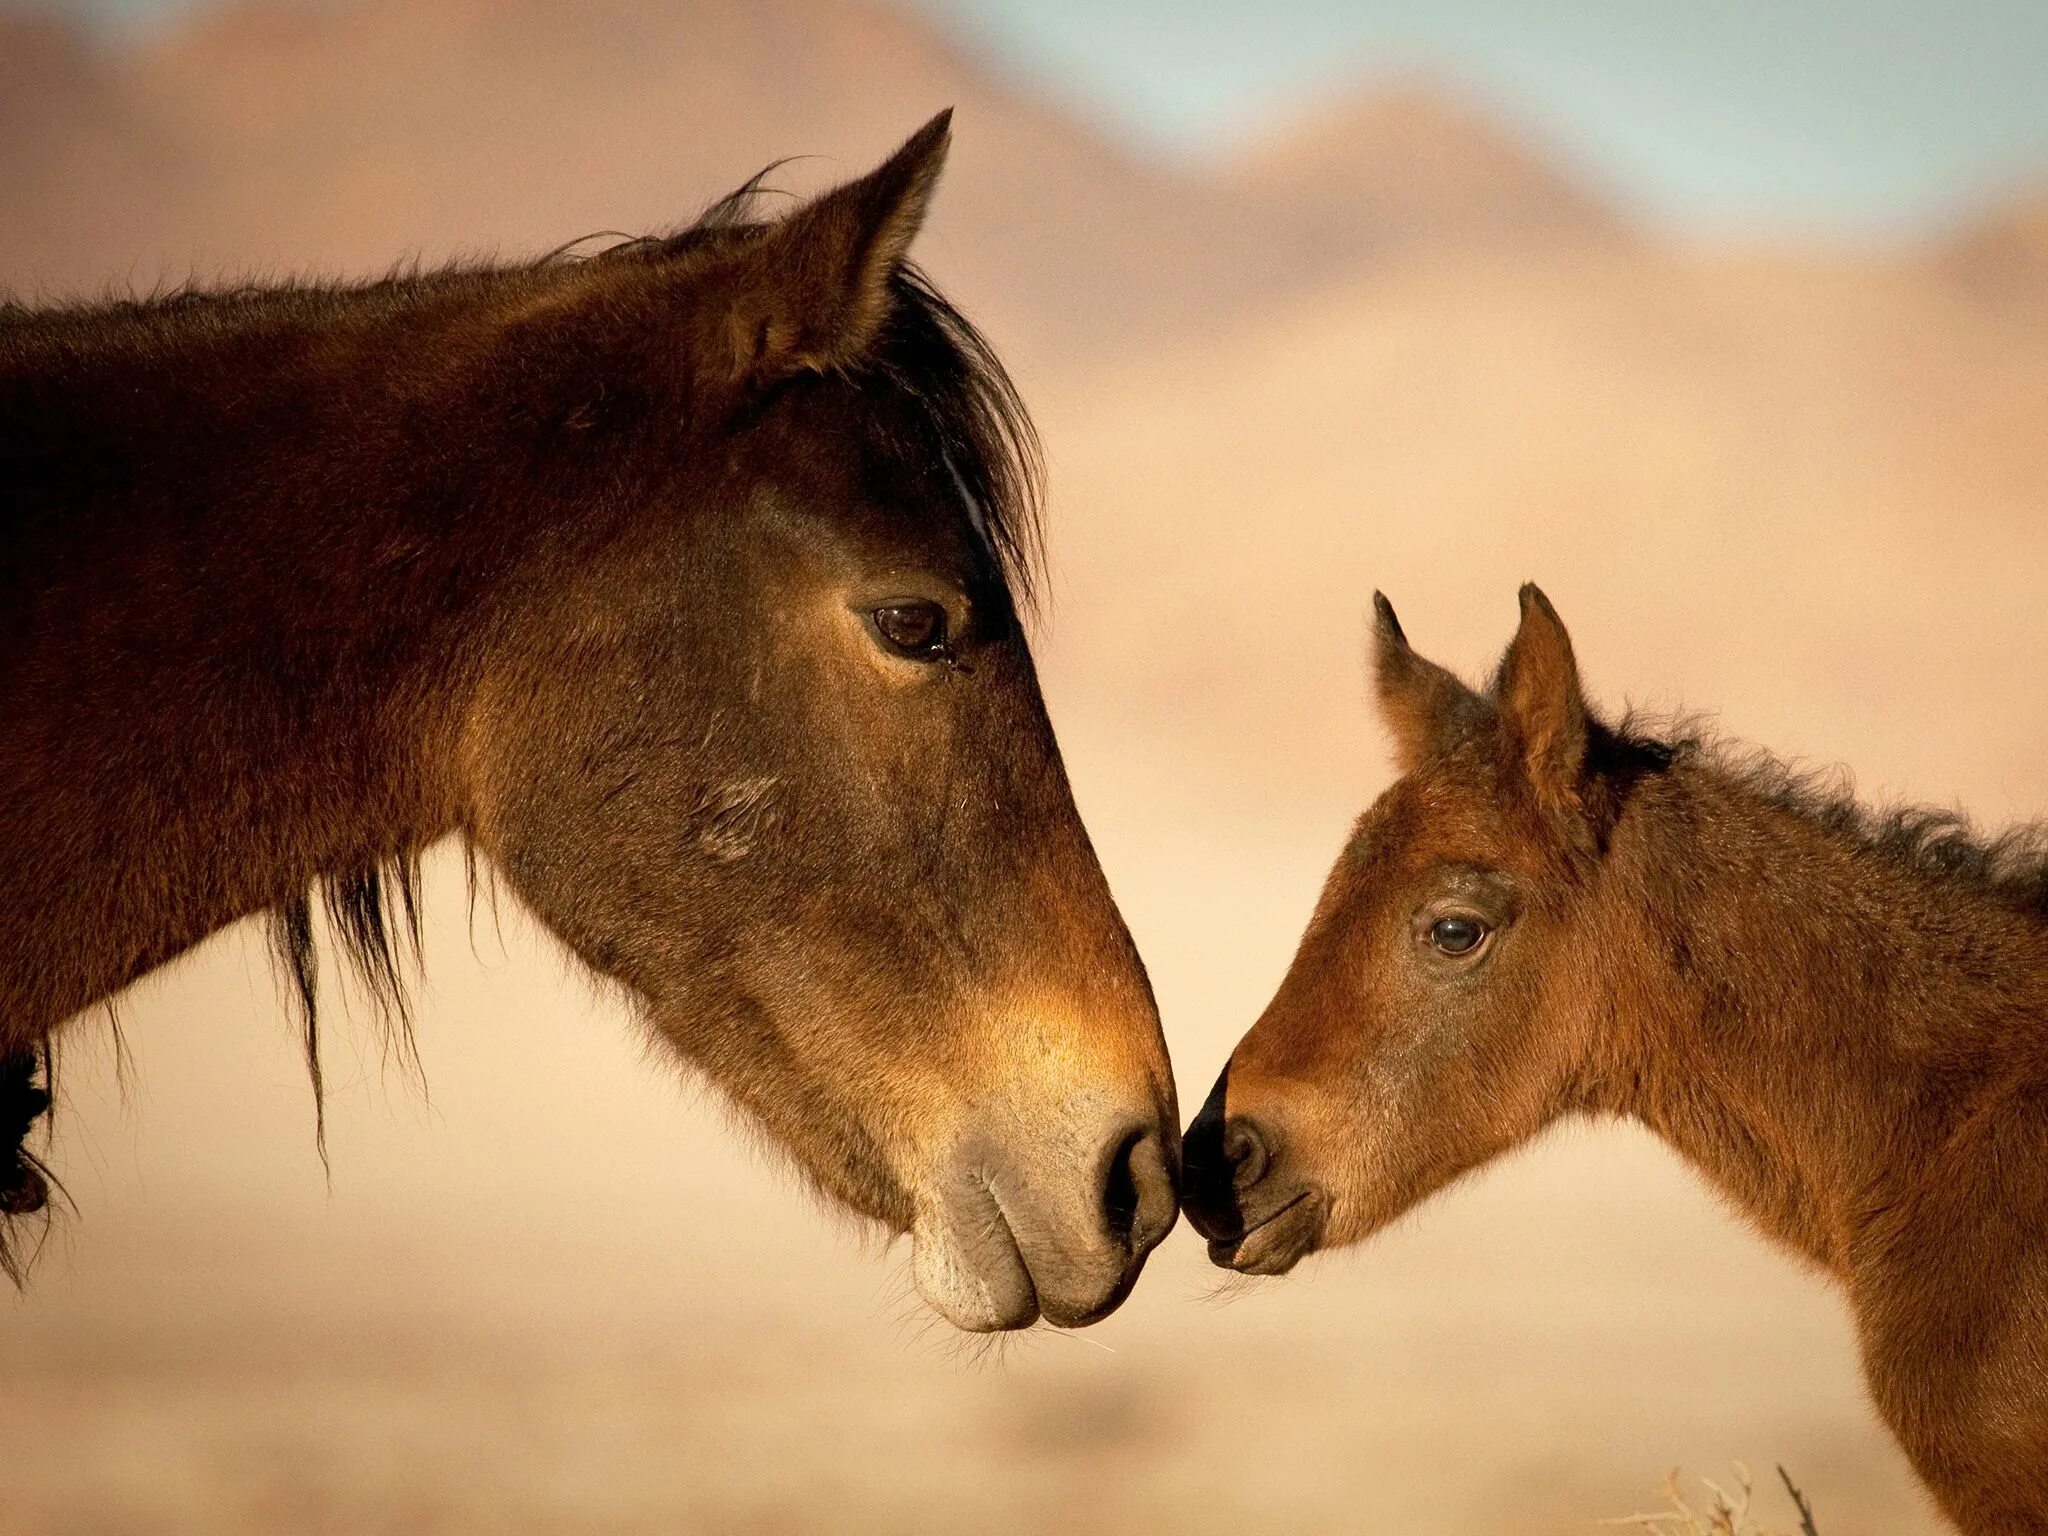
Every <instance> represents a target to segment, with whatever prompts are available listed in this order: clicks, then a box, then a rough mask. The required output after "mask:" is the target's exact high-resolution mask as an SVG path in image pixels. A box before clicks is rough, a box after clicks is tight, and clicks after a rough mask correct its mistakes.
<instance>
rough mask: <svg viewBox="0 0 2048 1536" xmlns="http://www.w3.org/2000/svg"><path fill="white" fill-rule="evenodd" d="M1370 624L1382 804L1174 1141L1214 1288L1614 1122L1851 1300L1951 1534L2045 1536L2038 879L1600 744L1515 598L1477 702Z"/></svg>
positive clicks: (1955, 834)
mask: <svg viewBox="0 0 2048 1536" xmlns="http://www.w3.org/2000/svg"><path fill="white" fill-rule="evenodd" d="M1378 604H1379V630H1378V690H1379V699H1380V705H1381V708H1382V711H1383V713H1384V715H1385V717H1386V721H1387V724H1388V727H1389V729H1390V730H1391V732H1392V734H1393V737H1394V740H1395V742H1396V744H1397V749H1398V758H1399V762H1400V765H1401V767H1402V771H1403V776H1402V777H1401V778H1400V779H1399V780H1398V781H1397V782H1396V783H1395V784H1394V785H1393V786H1392V787H1391V788H1390V789H1388V790H1387V792H1386V793H1385V794H1384V795H1383V796H1382V797H1381V798H1380V800H1379V801H1378V803H1377V804H1375V805H1374V806H1373V807H1372V808H1371V809H1370V810H1369V811H1367V812H1366V813H1365V815H1364V816H1363V817H1362V818H1361V819H1360V820H1359V823H1358V826H1357V828H1356V830H1355V831H1354V833H1353V835H1352V838H1351V841H1350V844H1349V846H1348V847H1347V848H1346V849H1345V851H1344V853H1343V856H1342V857H1341V858H1340V859H1339V860H1338V861H1337V865H1336V868H1335V870H1334V871H1333V873H1332V874H1331V876H1330V879H1329V883H1328V885H1327V886H1326V888H1325V889H1324V892H1323V896H1322V901H1321V904H1320V905H1319V906H1318V907H1317V909H1316V913H1315V916H1314V919H1313V920H1312V921H1311V923H1310V925H1309V928H1308V931H1307V934H1306V936H1305V937H1304V938H1303V939H1302V943H1301V949H1300V952H1299V953H1298V955H1297V956H1296V958H1295V961H1294V964H1293V967H1292V968H1291V969H1290V971H1289V972H1288V975H1287V978H1286V980H1285V981H1284V982H1283V983H1282V984H1281V986H1280V990H1279V992H1278V994H1277V995H1276V996H1275V997H1274V999H1273V1001H1272V1004H1271V1005H1270V1006H1269V1007H1268V1008H1267V1010H1266V1012H1265V1014H1264V1015H1263V1016H1262V1017H1261V1018H1260V1019H1259V1021H1258V1023H1257V1024H1256V1025H1255V1026H1254V1027H1253V1028H1252V1030H1251V1032H1250V1033H1249V1034H1247V1035H1246V1036H1245V1038H1244V1039H1243V1040H1242V1041H1241V1042H1240V1043H1239V1045H1238V1047H1237V1049H1236V1050H1235V1052H1233V1053H1232V1055H1231V1058H1230V1062H1229V1064H1228V1066H1227V1067H1226V1068H1225V1070H1224V1073H1223V1076H1222V1078H1221V1079H1220V1080H1219V1081H1218V1082H1217V1084H1216V1088H1215V1091H1214V1093H1212V1094H1211V1096H1210V1098H1209V1102H1208V1103H1207V1105H1206V1106H1205V1107H1204V1108H1203V1110H1202V1112H1201V1114H1200V1115H1199V1116H1198V1117H1197V1118H1196V1120H1195V1123H1194V1125H1193V1126H1191V1127H1190V1128H1189V1132H1188V1138H1187V1143H1186V1148H1185V1160H1186V1171H1187V1181H1188V1197H1187V1203H1188V1212H1189V1215H1190V1218H1191V1219H1192V1220H1193V1221H1194V1223H1195V1225H1196V1226H1197V1227H1198V1228H1199V1229H1200V1230H1201V1231H1202V1232H1203V1233H1204V1234H1205V1235H1206V1236H1207V1237H1208V1238H1209V1239H1210V1256H1211V1257H1212V1258H1213V1259H1214V1260H1215V1262H1216V1263H1218V1264H1220V1265H1223V1266H1225V1267H1228V1268H1232V1269H1237V1270H1242V1271H1248V1272H1254V1273H1262V1274H1271V1273H1278V1272H1280V1271H1282V1270H1285V1269H1287V1268H1289V1267H1290V1266H1292V1265H1293V1264H1294V1263H1295V1262H1296V1261H1297V1260H1299V1259H1300V1258H1301V1257H1302V1256H1303V1255H1304V1254H1307V1253H1309V1252H1311V1251H1312V1250H1314V1249H1316V1248H1318V1247H1330V1246H1334V1245H1337V1244H1342V1243H1351V1242H1356V1241H1358V1240H1359V1239H1360V1238H1363V1237H1365V1236H1366V1235H1368V1234H1369V1233H1371V1232H1373V1231H1374V1230H1376V1229H1377V1228H1379V1227H1381V1226H1383V1225H1384V1224H1385V1223H1386V1222H1388V1221H1389V1220H1391V1219H1392V1218H1394V1217H1395V1216H1398V1215H1399V1214H1400V1213H1401V1212H1403V1211H1405V1210H1407V1209H1408V1208H1409V1207H1411V1206H1413V1205H1414V1204H1415V1203H1416V1202H1417V1201H1419V1200H1421V1199H1423V1198H1424V1197H1425V1196H1427V1195H1429V1194H1430V1193H1431V1192H1432V1191H1434V1190H1436V1189H1438V1188H1440V1187H1442V1186H1443V1185H1444V1184H1446V1183H1448V1182H1449V1181H1451V1180H1452V1179H1455V1178H1457V1177H1458V1176H1459V1175H1460V1174H1462V1173H1464V1172H1466V1171H1467V1170H1469V1169H1471V1168H1474V1167H1477V1166H1478V1165H1479V1164H1481V1163H1484V1162H1486V1161H1487V1160H1488V1159H1490V1158H1493V1157H1495V1156H1497V1155H1499V1154H1500V1153H1502V1152H1504V1151H1506V1150H1507V1149H1509V1148H1510V1147H1513V1146H1515V1145H1516V1144H1517V1143H1520V1142H1524V1141H1526V1140H1528V1139H1529V1138H1530V1137H1532V1136H1534V1135H1535V1134H1536V1133H1537V1132H1538V1131H1539V1130H1540V1129H1542V1128H1543V1126H1545V1125H1546V1124H1548V1123H1549V1122H1551V1121H1553V1120H1556V1119H1557V1118H1559V1117H1560V1116H1563V1115H1570V1114H1592V1115H1627V1116H1632V1117H1634V1118H1636V1119H1638V1120H1640V1121H1641V1122H1642V1123H1643V1124H1645V1125H1647V1126H1648V1127H1649V1128H1650V1129H1652V1130H1653V1131H1655V1132H1656V1133H1658V1134H1659V1135H1660V1136H1662V1137H1663V1138H1664V1139H1665V1140H1666V1141H1668V1142H1669V1143H1670V1144H1671V1145H1672V1146H1673V1147H1674V1148H1676V1149H1677V1150H1678V1151H1679V1152H1680V1153H1681V1154H1682V1155H1683V1156H1685V1157H1686V1158H1687V1159H1689V1160H1690V1161H1692V1162H1693V1163H1694V1164H1696V1165H1697V1166H1698V1167H1699V1168H1700V1169H1701V1170H1702V1171H1703V1172H1704V1173H1705V1175H1706V1176H1707V1178H1708V1179H1709V1180H1711V1181H1712V1182H1713V1184H1714V1185H1716V1186H1717V1187H1718V1188H1719V1189H1720V1190H1721V1191H1722V1192H1723V1193H1724V1194H1725V1195H1726V1196H1727V1198H1728V1199H1729V1200H1730V1201H1731V1202H1732V1203H1733V1204H1734V1205H1735V1206H1736V1207H1737V1208H1739V1209H1740V1210H1742V1211H1743V1212H1744V1213H1746V1214H1747V1215H1748V1217H1749V1218H1750V1220H1751V1221H1752V1222H1753V1223H1754V1224H1755V1225H1756V1226H1758V1227H1759V1228H1761V1229H1762V1230H1763V1231H1764V1232H1766V1233H1767V1234H1769V1235H1770V1236H1772V1237H1774V1238H1776V1239H1778V1240H1779V1241H1780V1242H1782V1243H1785V1244H1787V1245H1789V1246H1790V1247H1791V1248H1792V1249H1793V1250H1795V1251H1796V1252H1798V1253H1799V1254H1802V1255H1804V1256H1805V1257H1806V1258H1807V1259H1809V1260H1810V1261H1811V1262H1813V1263H1814V1264H1816V1265H1819V1266H1820V1267H1821V1268H1823V1269H1824V1270H1826V1271H1827V1272H1828V1273H1829V1274H1831V1275H1833V1276H1835V1277H1836V1278H1837V1279H1838V1280H1839V1281H1840V1282H1841V1284H1842V1285H1843V1286H1844V1288H1845V1289H1846V1290H1847V1292H1848V1296H1849V1301H1850V1304H1851V1306H1852V1307H1853V1308H1854V1309H1855V1315H1856V1322H1857V1326H1858V1329H1859V1332H1860V1335H1861V1340H1862V1346H1863V1354H1864V1361H1865V1368H1866V1371H1867V1375H1868V1378H1869V1382H1870V1386H1871V1390H1872V1392H1873V1394H1874V1396H1875V1398H1876V1401H1877V1405H1878V1407H1879V1409H1880V1411H1881V1412H1882V1413H1883V1415H1884V1417H1885V1419H1886V1421H1887V1422H1888V1423H1889V1424H1890V1426H1891V1427H1892V1429H1893V1431H1894V1432H1895V1433H1896V1434H1897V1435H1898V1437H1899V1439H1900V1441H1901V1442H1902V1443H1903V1444H1904V1446H1905V1448H1906V1451H1907V1454H1908V1455H1909V1456H1910V1457H1911V1458H1912V1461H1913V1464H1914V1465H1915V1467H1917V1468H1918V1470H1919V1472H1920V1474H1921V1476H1922V1477H1923V1478H1925V1479H1926V1481H1927V1483H1928V1485H1929V1486H1930V1487H1931V1488H1932V1489H1933V1490H1934V1492H1935V1494H1936V1496H1937V1497H1938V1498H1939V1499H1940V1501H1941V1503H1942V1505H1943V1506H1944V1507H1945V1508H1946V1509H1947V1511H1948V1512H1949V1514H1950V1515H1951V1516H1952V1517H1953V1518H1954V1519H1955V1520H1956V1521H1957V1522H1958V1523H1959V1524H1961V1525H1962V1526H1963V1527H1964V1528H1965V1529H1966V1530H1969V1531H1972V1532H1979V1533H1990V1532H2000V1533H2014V1532H2021V1531H2028V1532H2041V1531H2048V862H2044V859H2043V857H2042V851H2041V845H2040V843H2039V842H2038V841H2037V840H2035V839H2034V838H2033V837H2031V836H2029V835H2026V834H2014V835H2011V836H2008V837H2007V838H2004V839H2001V840H2000V841H1998V842H1995V843H1991V844H1988V845H1987V844H1981V843H1978V842H1975V841H1972V840H1971V839H1970V837H1969V836H1968V829H1967V827H1965V826H1964V825H1962V824H1961V823H1959V822H1958V821H1957V820H1956V819H1955V818H1953V817H1946V816H1940V815H1936V814H1933V813H1928V812H1919V811H1915V812H1907V813H1903V814H1898V815H1893V816H1890V817H1887V818H1883V819H1879V818H1875V817H1871V816H1868V815H1866V814H1864V813H1862V812H1860V811H1858V810H1857V809H1856V808H1855V807H1854V806H1853V805H1851V804H1850V803H1848V802H1846V801H1844V800H1842V799H1840V798H1830V797H1828V796H1827V795H1826V794H1824V793H1823V792H1822V791H1820V790H1819V789H1817V788H1816V787H1814V786H1813V785H1812V784H1810V783H1807V782H1803V781H1801V780H1800V779H1798V778H1796V777H1794V776H1792V775H1790V774H1789V773H1787V772H1786V771H1785V770H1783V769H1782V768H1778V767H1775V766H1771V765H1769V764H1768V763H1767V762H1763V761H1762V760H1758V759H1750V760H1742V759H1738V758H1735V757H1731V756H1729V755H1728V754H1725V753H1721V752H1717V751H1715V750H1712V749H1710V748H1708V747H1705V746H1703V745H1702V744H1701V743H1699V742H1698V741H1695V740H1685V741H1659V740H1654V739H1651V738H1649V737H1648V736H1645V735H1642V734H1638V733H1637V732H1635V731H1633V730H1631V729H1630V728H1628V727H1627V726H1623V727H1622V728H1619V729H1614V728H1610V727H1608V726H1605V725H1603V724H1602V723H1601V722H1600V721H1599V720H1598V719H1597V718H1595V717H1594V716H1593V714H1592V713H1591V711H1590V710H1589V709H1588V708H1587V705H1586V702H1585V700H1584V698H1583V696H1582V694H1581V692H1580V687H1579V679H1578V672H1577V668H1576V666H1575V664H1574V662H1573V658H1572V648H1571V642H1570V640H1569V639H1568V638H1567V636H1566V634H1565V631H1564V628H1563V626H1562V625H1561V624H1560V623H1559V622H1558V619H1557V615H1556V614H1555V613H1554V612H1553V611H1552V610H1551V607H1550V604H1549V603H1548V602H1546V601H1545V600H1544V598H1543V596H1542V594H1541V593H1539V592H1538V591H1537V590H1536V589H1535V588H1534V587H1525V588H1524V589H1523V591H1522V622H1521V628H1520V630H1519V632H1518V633H1517V635H1516V637H1515V640H1514V643H1513V644H1512V645H1511V646H1510V647H1509V648H1508V651H1507V655H1506V658H1505V659H1504V660H1503V661H1502V663H1501V665H1500V670H1499V672H1498V674H1497V675H1496V677H1495V678H1494V680H1493V683H1492V686H1491V687H1490V688H1489V689H1488V690H1487V691H1486V692H1485V693H1483V694H1481V693H1476V692H1474V691H1472V690H1471V689H1468V688H1467V687H1466V686H1465V685H1464V684H1463V683H1461V682H1459V681H1458V679H1456V678H1455V677H1453V676H1452V675H1451V674H1450V673H1449V672H1447V671H1445V670H1444V669H1443V668H1441V667H1439V666H1436V665H1434V664H1433V663H1431V662H1428V661H1425V660H1423V659H1422V658H1420V657H1419V656H1417V655H1416V654H1415V653H1414V652H1413V651H1411V650H1410V649H1409V648H1408V644H1407V641H1406V640H1405V639H1404V638H1403V637H1402V634H1401V629H1400V626H1399V624H1398V623H1396V621H1395V619H1394V614H1393V610H1392V609H1391V608H1389V607H1388V606H1387V603H1386V600H1385V599H1384V598H1381V599H1379V600H1378Z"/></svg>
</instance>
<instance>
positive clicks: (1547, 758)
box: [1494, 582, 1587, 812]
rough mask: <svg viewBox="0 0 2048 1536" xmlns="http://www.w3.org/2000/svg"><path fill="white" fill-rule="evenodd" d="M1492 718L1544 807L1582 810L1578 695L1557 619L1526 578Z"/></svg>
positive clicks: (1568, 642) (1582, 723) (1582, 724)
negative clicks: (1519, 616)
mask: <svg viewBox="0 0 2048 1536" xmlns="http://www.w3.org/2000/svg"><path fill="white" fill-rule="evenodd" d="M1494 693H1495V696H1496V699H1497V701H1498V704H1499V709H1500V720H1501V725H1502V728H1503V729H1504V730H1506V732H1507V733H1508V736H1509V739H1510V741H1511V742H1512V744H1513V748H1514V750H1516V751H1517V752H1519V753H1520V755H1521V758H1522V763H1523V766H1524V768H1525V769H1526V771H1527V773H1528V778H1529V784H1530V786H1531V788H1533V789H1534V790H1535V792H1536V799H1537V801H1538V803H1539V804H1541V805H1543V806H1544V807H1545V808H1546V809H1549V810H1555V811H1564V812H1577V811H1579V810H1581V809H1583V806H1584V799H1583V793H1584V788H1585V780H1586V749H1587V713H1586V696H1585V694H1584V692H1583V691H1582V690H1581V688H1580V686H1579V665H1578V662H1577V661H1576V660H1574V659H1573V657H1572V638H1571V636H1570V635H1568V634H1566V633H1565V627H1564V621H1563V620H1562V619H1560V618H1558V616H1557V610H1556V609H1555V608H1553V607H1551V606H1550V599H1549V598H1547V597H1545V596H1544V595H1543V593H1542V591H1541V590H1540V589H1539V588H1538V587H1537V586H1536V584H1535V583H1534V582H1531V583H1529V584H1528V585H1526V586H1524V587H1523V588H1522V623H1521V627H1520V628H1519V629H1517V630H1516V631H1515V638H1514V641H1513V642H1512V643H1511V644H1510V645H1509V646H1508V650H1507V655H1505V656H1504V657H1502V658H1501V664H1500V675H1499V677H1498V678H1497V680H1496V681H1495V683H1494Z"/></svg>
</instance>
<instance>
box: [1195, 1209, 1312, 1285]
mask: <svg viewBox="0 0 2048 1536" xmlns="http://www.w3.org/2000/svg"><path fill="white" fill-rule="evenodd" d="M1328 1216H1329V1202H1328V1201H1327V1200H1325V1199H1324V1198H1323V1195H1322V1192H1321V1191H1319V1190H1317V1189H1314V1188H1309V1189H1303V1190H1300V1191H1298V1192H1297V1193H1295V1194H1294V1195H1292V1196H1290V1197H1289V1198H1288V1199H1287V1200H1285V1201H1283V1202H1282V1203H1281V1204H1280V1205H1279V1206H1278V1207H1277V1208H1276V1209H1275V1210H1273V1211H1272V1212H1271V1213H1270V1214H1268V1215H1266V1216H1262V1217H1260V1218H1259V1220H1257V1221H1255V1222H1253V1223H1252V1224H1251V1225H1250V1226H1248V1227H1246V1228H1244V1229H1243V1230H1242V1231H1239V1232H1237V1233H1234V1234H1232V1235H1230V1236H1227V1237H1212V1238H1210V1239H1209V1262H1210V1263H1212V1264H1214V1265H1217V1266H1218V1267H1219V1268H1223V1269H1234V1270H1236V1271H1237V1272H1238V1273H1239V1274H1241V1275H1284V1274H1285V1273H1287V1271H1288V1270H1290V1269H1292V1268H1294V1266H1295V1265H1296V1264H1299V1263H1300V1262H1301V1261H1302V1260H1303V1259H1304V1258H1306V1257H1307V1256H1308V1255H1309V1254H1310V1253H1312V1252H1314V1251H1315V1247H1316V1244H1317V1243H1319V1242H1320V1241H1321V1240H1322V1236H1323V1223H1324V1221H1325V1220H1326V1219H1327V1218H1328Z"/></svg>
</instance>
